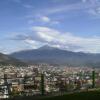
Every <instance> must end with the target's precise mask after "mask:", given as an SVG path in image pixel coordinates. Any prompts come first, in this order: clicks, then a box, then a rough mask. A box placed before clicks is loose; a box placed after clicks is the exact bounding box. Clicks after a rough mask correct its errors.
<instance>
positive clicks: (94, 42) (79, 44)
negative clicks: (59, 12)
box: [33, 26, 100, 52]
mask: <svg viewBox="0 0 100 100" xmlns="http://www.w3.org/2000/svg"><path fill="white" fill-rule="evenodd" d="M33 31H34V32H35V34H37V35H38V37H39V38H40V41H39V40H38V41H39V42H42V41H41V39H43V40H44V42H45V43H48V44H50V45H52V46H57V47H59V48H61V49H67V50H71V48H73V50H72V51H84V52H100V46H99V45H100V37H98V38H97V37H87V38H84V37H79V36H74V35H73V34H71V33H62V32H60V31H58V30H55V29H51V28H48V27H38V26H36V27H33ZM44 42H43V43H44Z"/></svg>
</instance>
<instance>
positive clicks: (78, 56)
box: [10, 45, 100, 67]
mask: <svg viewBox="0 0 100 100" xmlns="http://www.w3.org/2000/svg"><path fill="white" fill-rule="evenodd" d="M10 56H12V57H15V58H17V59H19V60H21V61H24V62H27V63H30V64H36V63H48V64H57V65H67V66H88V67H100V54H92V53H82V52H72V51H67V50H61V49H58V48H54V47H50V46H47V45H46V46H43V47H40V48H38V49H33V50H25V51H19V52H15V53H12V54H11V55H10Z"/></svg>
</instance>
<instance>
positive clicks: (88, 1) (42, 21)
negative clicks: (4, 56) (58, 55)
mask: <svg viewBox="0 0 100 100" xmlns="http://www.w3.org/2000/svg"><path fill="white" fill-rule="evenodd" d="M43 45H50V46H53V47H58V48H61V49H66V50H71V51H83V52H94V53H100V0H0V52H3V53H11V52H14V51H19V50H24V49H35V48H38V47H40V46H43Z"/></svg>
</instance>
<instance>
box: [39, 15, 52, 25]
mask: <svg viewBox="0 0 100 100" xmlns="http://www.w3.org/2000/svg"><path fill="white" fill-rule="evenodd" d="M40 19H41V20H42V21H43V22H47V23H48V22H50V21H51V19H50V18H49V17H47V16H41V17H40Z"/></svg>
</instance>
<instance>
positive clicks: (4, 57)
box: [0, 53, 27, 66]
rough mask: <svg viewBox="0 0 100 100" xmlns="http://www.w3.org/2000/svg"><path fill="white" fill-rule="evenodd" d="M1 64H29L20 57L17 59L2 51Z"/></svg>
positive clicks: (0, 54)
mask: <svg viewBox="0 0 100 100" xmlns="http://www.w3.org/2000/svg"><path fill="white" fill-rule="evenodd" d="M0 65H16V66H22V65H24V66H26V65H27V64H26V63H24V62H21V61H20V60H18V59H15V58H13V57H10V56H8V55H5V54H2V53H0Z"/></svg>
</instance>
